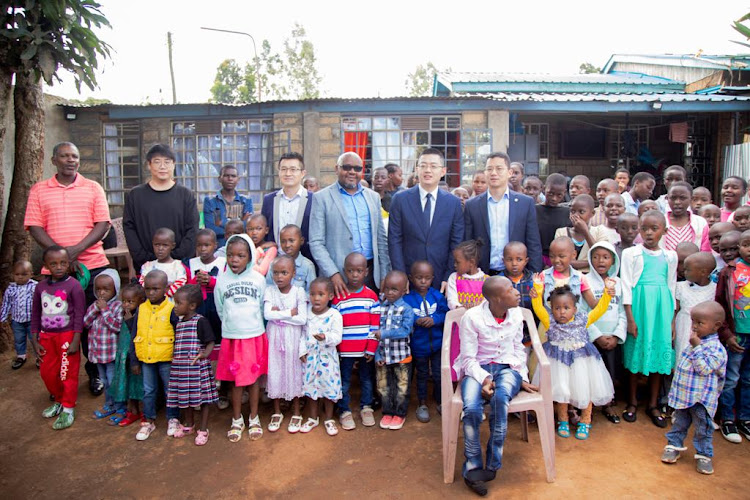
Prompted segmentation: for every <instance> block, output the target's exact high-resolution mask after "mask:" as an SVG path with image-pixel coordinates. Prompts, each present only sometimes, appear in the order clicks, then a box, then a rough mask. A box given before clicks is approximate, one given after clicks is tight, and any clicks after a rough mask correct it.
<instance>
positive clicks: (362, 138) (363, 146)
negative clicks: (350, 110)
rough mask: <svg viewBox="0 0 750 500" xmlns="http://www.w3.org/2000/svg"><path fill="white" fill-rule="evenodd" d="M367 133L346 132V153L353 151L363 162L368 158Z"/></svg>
mask: <svg viewBox="0 0 750 500" xmlns="http://www.w3.org/2000/svg"><path fill="white" fill-rule="evenodd" d="M367 142H368V141H367V132H345V133H344V152H348V151H353V152H355V153H357V154H358V155H359V157H360V158H362V160H364V159H366V158H367Z"/></svg>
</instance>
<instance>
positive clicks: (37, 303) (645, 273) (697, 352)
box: [0, 167, 750, 473]
mask: <svg viewBox="0 0 750 500" xmlns="http://www.w3.org/2000/svg"><path fill="white" fill-rule="evenodd" d="M620 174H621V173H619V172H618V175H619V176H620V177H622V175H620ZM579 177H580V176H579ZM579 177H576V178H574V179H573V182H571V187H570V195H571V200H570V202H569V203H565V202H564V198H565V196H566V186H567V184H566V179H565V178H564V177H563V176H562V175H559V174H551V175H550V176H548V177H547V179H546V182H545V184H544V186H543V188H542V189H540V193H539V194H542V195H543V202H542V203H541V204H538V205H537V218H538V226H539V230H540V237H541V241H542V249H543V258H544V262H545V268H546V269H545V270H544V271H542V272H541V273H539V274H536V275H534V274H533V273H532V272H531V271H530V270H529V269H527V264H528V261H529V259H528V255H527V250H526V247H525V245H524V244H523V243H520V242H510V243H508V244H507V245H506V246H505V248H504V250H503V263H504V270H503V271H501V273H500V275H501V276H502V277H503V280H504V279H506V278H507V280H506V281H502V280H501V281H493V283H492V286H488V285H487V283H488V279H489V276H488V275H487V274H486V273H485V272H484V271H483V270H482V269H480V268H479V267H478V262H479V255H480V247H481V245H482V244H483V242H482V241H465V242H463V243H460V244H459V245H458V246H457V247H456V248H455V250H454V251H453V260H454V262H455V272H454V273H453V274H452V275H451V276H450V278H449V279H448V282H447V287H446V290H445V295H443V293H441V292H440V291H439V290H436V289H435V288H433V287H432V286H431V285H432V282H433V278H434V271H433V268H432V266H431V265H430V264H429V263H428V262H426V261H418V262H415V263H414V264H413V265H412V266H411V269H410V270H409V273H408V275H407V274H405V273H402V272H399V271H391V272H389V273H388V274H387V275H386V277H385V279H384V281H383V283H382V290H380V295H378V294H377V293H376V292H375V291H373V290H371V289H370V288H368V287H367V286H366V285H365V282H366V278H367V274H368V267H367V260H366V259H365V257H364V256H363V255H361V254H359V253H352V254H350V255H349V256H348V257H347V258H346V260H345V263H344V275H345V278H346V285H347V286H346V289H347V293H346V294H345V295H344V296H335V295H334V289H333V286H332V283H331V282H330V281H329V280H328V279H327V278H319V277H316V274H315V266H314V264H313V263H312V262H311V261H309V260H308V259H306V258H305V257H304V256H302V255H301V253H300V248H301V246H302V245H303V244H304V238H303V236H302V233H301V231H300V229H299V228H298V227H297V226H294V225H289V226H286V227H284V228H283V229H282V230H281V232H280V242H279V245H278V247H277V246H276V245H275V244H273V243H269V242H266V241H265V239H266V235H267V234H268V225H267V221H266V220H265V219H264V217H263V216H262V215H253V216H251V217H250V218H249V219H248V220H247V222H246V223H243V222H242V221H239V220H232V221H228V222H227V224H226V226H225V238H226V244H225V245H224V246H222V247H221V248H217V239H216V235H215V233H214V232H213V231H211V230H209V229H202V230H200V231H199V232H198V234H197V238H196V243H197V244H196V256H195V257H194V258H192V259H189V260H188V261H187V262H179V261H175V260H174V259H173V258H172V257H171V255H170V254H171V251H172V250H173V248H174V246H175V235H174V232H172V231H171V230H169V229H166V228H163V229H159V230H157V231H156V232H155V234H154V236H153V250H154V255H155V256H156V260H154V261H151V262H147V263H146V264H144V266H143V268H142V269H141V278H140V282H139V283H132V284H131V283H128V284H126V285H124V286H122V287H121V285H120V278H119V276H118V274H117V273H116V272H115V271H113V270H105V271H104V272H102V273H100V274H98V275H96V276H94V277H93V278H92V279H93V289H94V292H95V297H96V300H95V302H94V303H93V304H91V305H90V306H89V307H88V308H86V303H85V298H84V294H83V288H82V284H81V283H79V281H78V280H77V279H76V278H74V277H73V276H70V275H69V274H68V268H69V264H70V262H69V258H68V255H67V252H66V250H65V249H64V248H62V247H58V246H51V247H49V248H47V249H46V250H45V251H44V255H43V260H44V265H45V267H46V268H47V269H48V270H49V272H50V275H49V277H47V278H46V279H44V280H42V281H40V282H39V283H37V282H35V281H34V280H32V279H31V276H32V269H31V266H30V264H29V263H28V262H19V263H17V264H16V265H15V266H14V270H13V277H14V281H15V283H14V284H12V285H11V287H9V288H8V290H7V291H6V294H5V297H4V300H3V306H2V307H3V309H2V311H0V314H1V315H2V319H3V320H5V319H6V318H7V317H8V316H9V315H10V316H11V319H12V322H11V325H12V328H13V332H14V335H15V341H16V350H17V359H16V360H15V361H14V363H13V368H14V369H17V368H20V367H21V366H22V365H23V364H24V363H25V360H26V357H27V354H26V339H27V338H31V340H32V347H33V348H34V350H35V352H36V353H37V355H38V359H39V360H41V362H40V372H41V376H42V378H43V380H44V382H45V384H46V387H47V389H48V391H49V392H50V394H51V397H52V398H53V399H54V403H53V404H52V405H51V406H50V407H49V408H47V409H45V410H44V412H43V415H44V416H45V417H47V418H52V417H57V419H56V420H55V423H54V424H53V427H54V428H55V429H63V428H66V427H69V426H70V425H72V423H73V421H74V418H75V413H74V407H75V403H76V396H77V373H78V367H79V363H80V353H79V351H78V345H79V343H80V336H81V332H82V331H83V329H84V328H86V329H88V332H89V333H88V348H89V360H90V361H91V362H93V363H96V365H97V367H98V370H99V374H100V378H101V379H102V381H103V382H104V384H105V390H106V398H105V403H104V405H103V407H102V408H100V409H98V410H97V411H95V412H94V417H95V418H97V419H102V420H106V421H107V423H109V424H111V425H119V426H121V427H125V426H128V425H130V424H132V423H134V422H138V421H140V428H139V430H138V433H137V434H136V438H137V439H138V440H145V439H148V437H149V436H150V434H151V433H152V432H153V431H154V430H155V428H156V426H155V421H156V407H157V400H158V397H157V396H158V391H159V387H160V385H161V386H162V387H163V391H164V400H165V402H166V407H167V420H168V424H167V434H168V435H169V436H174V437H177V438H180V437H183V436H186V435H190V434H195V443H196V444H197V445H204V444H206V442H207V441H208V436H209V432H208V428H207V423H208V411H209V407H210V406H211V405H212V404H214V403H218V406H219V408H226V407H227V406H228V405H229V400H231V406H232V419H231V424H230V428H229V431H228V433H227V437H228V439H229V440H230V441H232V442H237V441H239V440H240V439H241V438H242V436H243V434H244V430H245V429H247V430H248V435H249V438H250V439H251V440H255V439H258V438H260V437H261V436H262V435H263V426H262V425H261V422H260V418H259V415H258V406H259V402H260V399H261V394H262V393H265V394H266V395H267V396H268V398H270V399H271V400H272V402H273V414H272V415H271V418H270V421H269V422H268V425H267V430H268V431H269V432H277V431H278V430H279V429H280V428H281V426H282V424H283V423H284V420H285V416H284V413H283V411H284V409H285V408H286V409H288V411H290V412H291V416H290V417H289V420H288V424H287V430H288V432H290V433H298V432H299V433H308V432H311V431H312V430H313V429H314V428H315V427H317V426H319V424H320V412H321V408H319V403H321V406H322V413H323V426H324V428H325V431H326V432H327V433H328V434H329V435H332V436H333V435H336V434H337V433H338V425H340V426H341V427H342V428H343V429H345V430H352V429H354V428H356V423H355V420H354V415H353V413H352V410H351V408H350V390H351V380H352V374H353V372H354V371H356V372H357V375H358V379H359V385H360V389H361V397H360V411H359V416H360V419H361V422H362V425H364V426H374V425H375V417H374V408H375V407H376V404H375V403H376V399H379V400H380V403H381V404H382V417H381V419H380V423H379V426H380V427H381V428H383V429H391V430H397V429H400V428H402V426H403V425H404V421H405V419H406V417H407V413H408V406H409V387H410V384H411V379H412V374H413V375H414V376H415V378H416V386H417V400H418V405H417V409H416V417H417V419H418V420H419V421H420V422H428V421H429V420H430V418H431V415H430V410H429V405H428V399H429V395H428V386H429V384H428V382H429V381H430V380H431V381H432V383H433V389H434V391H433V399H434V402H435V405H436V409H437V411H438V412H440V411H441V406H440V403H441V400H440V383H441V380H440V351H441V346H442V338H443V324H444V322H445V315H446V313H447V312H448V311H449V310H450V309H456V308H459V307H464V308H466V309H467V310H469V311H470V312H471V311H474V312H471V314H469V313H468V312H467V314H466V315H465V317H464V320H463V321H462V323H461V326H460V334H459V335H454V336H453V337H452V344H453V345H452V346H451V353H452V358H454V359H456V362H455V364H454V366H453V367H454V369H455V372H456V374H457V375H461V374H466V377H464V382H462V383H469V382H466V380H467V379H474V382H476V383H478V384H479V385H478V386H471V387H466V388H465V391H464V394H467V392H466V391H474V392H473V394H481V395H482V396H483V397H486V398H490V397H492V394H494V392H495V391H496V390H497V384H496V380H495V379H494V378H493V377H495V376H497V377H500V378H498V379H497V380H501V379H502V377H504V376H507V374H506V375H503V374H502V371H497V373H494V372H493V373H489V372H487V371H486V370H484V369H483V368H481V367H480V366H479V365H477V364H476V363H477V362H478V361H481V360H480V359H479V358H482V357H483V356H484V358H483V359H484V360H485V361H486V360H488V359H491V358H492V354H491V353H490V352H483V351H482V349H483V347H482V342H485V341H486V342H489V340H488V339H487V338H486V336H487V335H489V334H488V333H487V332H493V331H495V330H497V331H498V332H501V331H504V329H506V328H510V325H512V324H514V322H516V323H518V324H521V323H522V321H520V320H519V318H520V316H518V317H516V315H511V314H510V312H509V311H510V309H512V308H513V307H515V305H520V306H521V307H525V308H528V309H531V310H533V312H534V314H535V316H536V318H537V320H538V321H539V323H540V334H541V336H542V338H543V339H545V341H544V344H543V346H544V350H545V352H546V354H547V356H548V357H549V358H550V363H551V365H550V366H551V370H552V384H553V387H552V393H553V399H554V401H555V403H556V411H555V413H556V417H557V434H558V435H559V436H560V437H562V438H567V437H570V436H571V434H574V435H575V437H576V438H578V439H586V438H588V437H589V433H590V430H591V421H592V409H593V406H601V407H602V411H603V414H604V415H605V416H606V418H607V419H608V420H609V421H610V422H612V423H615V424H617V423H619V422H620V416H622V418H623V419H625V420H626V421H628V422H634V421H635V420H636V419H637V413H636V408H637V404H638V391H637V389H638V382H639V379H640V377H641V376H647V377H648V391H649V392H648V402H647V405H646V408H647V409H646V415H647V416H648V417H649V418H650V419H651V421H652V422H653V423H654V424H655V425H657V426H659V427H662V428H663V427H666V426H667V418H668V417H669V412H671V411H672V410H674V414H672V419H673V422H674V423H673V426H672V429H671V430H670V431H669V432H668V433H667V439H668V443H669V444H668V446H667V448H666V449H665V451H664V456H663V457H662V460H663V461H664V462H667V463H672V462H674V461H675V460H676V459H677V458H678V457H679V453H680V451H682V450H684V449H685V448H684V447H683V441H684V439H685V435H686V431H687V427H688V426H689V424H690V422H691V421H692V422H693V423H694V424H695V425H696V438H695V446H696V451H697V455H696V458H697V460H698V470H699V471H700V472H703V473H710V472H711V471H712V466H711V457H712V455H713V449H712V445H711V429H710V426H711V423H712V421H713V419H714V416H715V413H716V412H717V411H718V412H719V416H718V418H717V420H718V421H719V422H720V427H721V430H722V433H723V435H724V436H725V437H726V438H727V439H729V440H730V441H732V442H740V441H741V440H742V438H741V437H740V434H742V435H744V436H745V437H746V438H747V439H750V404H749V403H748V401H750V382H749V380H750V376H749V375H750V372H748V366H750V363H748V362H747V354H746V351H745V348H747V347H750V313H749V312H748V311H749V310H750V285H748V282H750V206H740V199H741V196H742V194H743V192H744V191H746V189H747V185H746V183H745V181H744V180H743V179H740V178H735V177H730V178H728V179H726V180H725V182H724V184H723V186H722V199H723V201H724V205H723V206H722V207H721V208H719V207H717V206H716V205H713V204H711V203H710V200H711V197H710V193H708V191H707V190H705V188H697V189H695V190H693V188H692V187H691V186H690V185H689V184H688V183H686V182H685V172H684V169H681V167H670V169H668V170H667V171H666V172H665V185H666V188H667V193H666V194H665V195H664V196H663V197H661V198H659V199H658V200H657V201H656V202H654V201H651V200H648V199H647V198H649V197H650V196H651V191H652V190H653V185H654V182H653V177H651V176H650V175H649V174H643V175H642V174H636V176H634V177H633V179H632V184H633V186H632V188H631V189H630V191H627V190H625V189H623V187H622V186H621V183H620V182H616V180H612V179H605V180H603V181H601V182H600V183H599V185H598V186H597V189H596V192H595V194H596V198H597V200H598V202H599V203H598V207H595V205H596V204H595V201H594V198H593V197H592V196H591V195H590V194H588V192H589V191H590V189H589V185H588V179H587V178H582V179H581V178H579ZM522 178H523V177H522V172H521V174H519V175H516V176H515V177H514V179H515V182H516V183H518V184H522V185H523V186H526V185H527V184H528V185H530V184H531V183H532V181H529V180H528V178H527V179H526V180H524V181H523V183H522V181H521V179H522ZM620 180H621V179H620ZM479 181H481V179H479ZM527 181H528V182H527ZM628 182H630V179H629V178H628ZM479 184H481V182H480V183H479ZM626 185H627V182H626ZM476 187H477V188H481V186H476ZM621 193H624V194H621ZM595 222H598V223H595ZM493 279H494V278H493ZM508 284H509V285H508ZM84 286H85V283H84ZM488 290H489V291H490V292H492V293H493V295H492V296H488V293H490V292H488ZM495 292H496V293H495ZM579 299H582V300H579ZM513 304H515V305H513ZM499 311H500V312H503V315H504V316H503V315H501V316H502V317H501V316H497V315H496V313H498V312H499ZM514 314H515V313H514ZM511 316H512V318H511ZM487 318H494V319H491V321H490V322H489V323H487V322H486V320H487ZM482 321H485V323H482ZM504 321H508V323H507V324H505V326H503V324H504V323H503V322H504ZM481 324H485V325H487V328H488V330H487V331H485V332H482V331H473V330H477V329H478V326H477V325H481ZM495 325H498V326H497V328H495ZM490 326H491V327H492V328H489V327H490ZM514 331H515V330H514ZM521 332H522V333H521V334H520V335H519V336H518V338H515V337H514V338H513V339H505V340H504V341H503V342H505V341H507V342H510V344H508V348H509V349H508V353H513V354H512V356H511V354H508V356H510V359H511V360H512V361H513V363H517V364H518V366H521V365H522V366H523V369H521V368H519V369H518V370H516V369H515V368H514V369H513V370H515V371H516V372H517V373H518V376H519V377H520V378H519V379H518V380H517V381H516V382H517V383H515V382H514V383H513V384H511V385H513V386H514V387H515V389H514V390H515V392H517V391H518V390H520V389H521V388H523V389H524V390H535V387H534V385H532V384H531V383H529V381H530V379H529V374H528V372H527V371H526V355H527V354H528V352H529V346H530V343H531V341H530V338H529V335H528V331H527V329H526V328H523V329H522V330H521ZM37 339H38V341H37ZM459 339H460V341H459ZM477 342H478V343H479V346H478V350H477V349H476V348H475V347H476V344H477ZM724 346H726V347H724ZM521 353H523V354H521ZM213 362H215V365H214V364H213ZM513 363H508V365H509V366H511V367H512V366H514V364H513ZM480 364H481V363H480ZM623 368H624V370H627V372H628V374H629V375H628V377H627V381H628V382H629V383H628V389H629V390H628V392H627V401H626V407H625V410H624V412H622V413H621V414H620V413H619V412H618V411H617V410H616V405H615V397H614V389H615V387H616V386H618V385H619V384H620V383H621V382H623V383H624V382H625V378H624V377H623V376H622V375H623V374H622V371H623ZM519 370H520V371H519ZM534 377H538V373H537V374H533V373H532V374H531V382H535V379H534ZM479 378H481V380H480V379H479ZM216 381H219V382H220V384H217V383H216ZM474 382H472V383H474ZM738 384H739V385H740V389H739V394H740V398H739V399H736V398H735V389H736V388H737V386H738ZM217 385H218V389H217ZM623 385H624V384H623ZM509 387H510V386H509ZM376 392H377V396H376ZM512 392H513V391H510V392H509V394H510V393H512ZM228 393H231V398H227V394H228ZM245 393H247V398H248V400H249V403H250V404H249V406H250V412H249V418H248V419H247V420H246V419H245V417H244V416H243V415H242V403H243V396H245ZM467 401H468V399H467ZM303 402H306V404H304V407H305V410H304V413H306V414H307V417H306V418H304V417H303ZM465 404H466V407H465V414H466V415H467V416H470V415H471V417H470V418H468V417H467V419H465V422H464V426H465V433H466V431H467V427H466V426H467V425H474V424H475V423H476V422H475V421H476V418H475V417H476V415H473V413H472V412H474V411H475V410H476V408H475V407H474V406H472V404H470V403H469V402H466V403H465ZM334 406H335V407H336V409H337V410H338V417H339V420H338V425H337V422H336V420H334ZM735 406H737V408H735ZM717 408H718V410H717ZM735 410H736V411H735ZM194 411H200V422H199V423H198V424H196V423H195V417H194V413H193V412H194ZM571 425H574V426H575V431H574V432H573V429H571ZM467 446H468V445H467ZM467 457H468V456H467ZM480 465H481V464H480Z"/></svg>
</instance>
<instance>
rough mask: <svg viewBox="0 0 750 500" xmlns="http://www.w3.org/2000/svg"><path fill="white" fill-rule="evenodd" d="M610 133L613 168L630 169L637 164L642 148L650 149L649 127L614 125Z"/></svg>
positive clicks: (639, 124)
mask: <svg viewBox="0 0 750 500" xmlns="http://www.w3.org/2000/svg"><path fill="white" fill-rule="evenodd" d="M610 127H611V129H610V131H609V138H610V140H609V151H610V153H609V157H610V162H611V165H612V166H613V167H615V168H616V167H626V168H630V167H631V166H632V165H635V164H636V161H637V160H636V159H637V158H638V154H639V152H640V150H641V148H648V125H647V124H645V123H631V124H629V125H628V126H627V128H626V125H625V124H624V123H613V124H612V125H610Z"/></svg>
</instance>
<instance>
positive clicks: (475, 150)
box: [448, 128, 492, 187]
mask: <svg viewBox="0 0 750 500" xmlns="http://www.w3.org/2000/svg"><path fill="white" fill-rule="evenodd" d="M491 152H492V129H486V128H480V129H463V130H461V180H460V182H459V183H458V184H471V180H472V178H473V176H474V173H475V172H476V171H477V170H482V169H484V166H485V164H486V163H487V156H489V154H490V153H491ZM448 184H449V185H450V186H451V187H454V184H452V183H451V181H448Z"/></svg>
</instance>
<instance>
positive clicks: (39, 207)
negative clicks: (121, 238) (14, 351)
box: [23, 142, 110, 396]
mask: <svg viewBox="0 0 750 500" xmlns="http://www.w3.org/2000/svg"><path fill="white" fill-rule="evenodd" d="M52 164H53V165H54V166H55V167H57V174H55V175H54V176H52V177H51V178H49V179H47V180H43V181H40V182H37V183H36V184H34V185H33V186H32V187H31V191H30V192H29V201H28V203H27V205H26V217H25V218H24V221H23V225H24V226H25V227H26V230H27V231H29V233H31V237H32V238H34V240H35V241H36V242H37V243H38V244H39V246H41V247H42V249H46V248H47V247H50V246H52V245H60V246H62V247H65V249H66V250H67V251H68V255H69V256H70V261H71V267H72V268H73V271H74V272H75V271H78V270H79V269H80V264H83V265H84V266H86V268H87V269H88V270H89V273H90V274H91V279H90V280H89V283H88V286H87V287H86V289H85V290H84V291H85V293H86V307H88V306H89V305H91V304H92V303H93V302H94V301H95V300H96V297H94V278H95V277H96V276H97V275H98V274H99V273H101V272H102V271H104V270H105V269H106V268H107V266H108V265H109V260H107V256H106V255H105V254H104V247H103V245H102V238H104V236H105V235H106V234H107V231H109V227H110V219H109V205H107V197H106V196H105V194H104V190H103V189H102V187H101V186H100V185H99V183H97V182H95V181H92V180H89V179H86V178H85V177H84V176H82V175H81V174H79V173H78V167H79V166H80V164H81V163H80V154H79V153H78V148H77V147H76V145H75V144H73V143H71V142H61V143H60V144H57V145H56V146H55V147H54V148H53V149H52ZM42 274H49V271H48V270H47V269H45V268H42ZM81 349H82V350H83V354H84V356H86V357H87V358H88V355H89V352H88V351H89V342H88V329H87V328H84V330H83V333H82V334H81ZM86 373H87V374H88V376H89V390H90V391H91V394H93V395H94V396H98V395H100V394H101V393H102V391H103V390H104V384H102V382H101V380H99V372H98V371H97V368H96V365H95V364H94V363H91V362H90V361H87V362H86Z"/></svg>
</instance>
